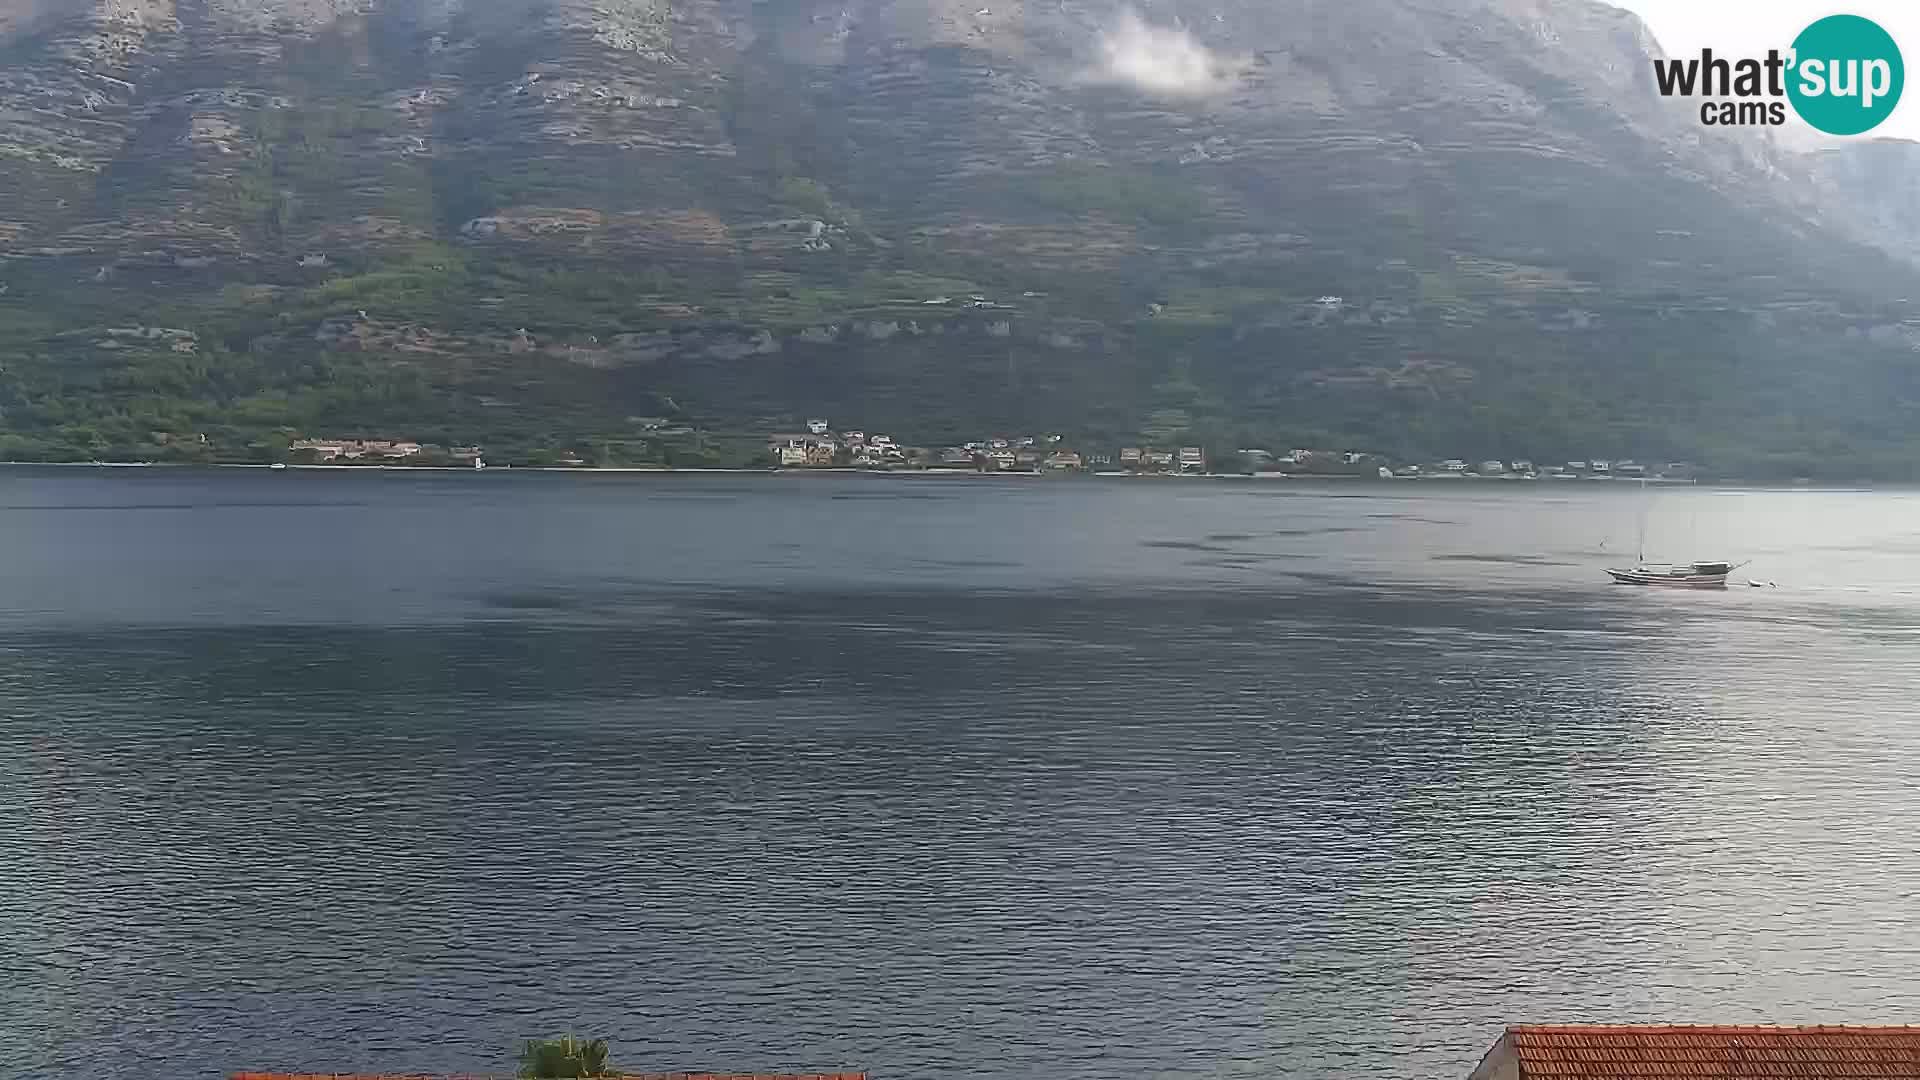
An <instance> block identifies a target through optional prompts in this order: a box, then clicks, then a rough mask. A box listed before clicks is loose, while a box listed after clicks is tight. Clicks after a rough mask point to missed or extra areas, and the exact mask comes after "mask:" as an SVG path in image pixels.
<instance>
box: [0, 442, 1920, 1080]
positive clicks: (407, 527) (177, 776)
mask: <svg viewBox="0 0 1920 1080" xmlns="http://www.w3.org/2000/svg"><path fill="white" fill-rule="evenodd" d="M1641 504H1642V497H1641V495H1640V493H1639V492H1638V491H1636V490H1635V489H1634V488H1632V487H1629V486H1626V485H1603V484H1593V483H1566V484H1544V483H1540V484H1528V485H1521V484H1511V485H1502V484H1493V483H1487V484H1479V485H1473V484H1455V485H1442V484H1438V483H1425V484H1400V485H1384V484H1367V485H1353V486H1341V485H1337V484H1320V485H1314V484H1306V483H1300V482H1289V481H1241V482H1230V481H1221V482H1209V481H1170V482H1154V481H1026V482H1023V481H1001V482H993V481H981V480H969V479H945V480H939V479H919V480H912V479H886V478H877V477H874V478H869V477H855V476H839V477H715V476H687V475H680V476H600V475H585V476H559V475H548V476H534V475H512V474H493V473H489V474H482V475H475V476H468V475H459V474H453V475H424V474H405V475H395V474H381V475H372V474H341V473H316V472H297V471H296V472H289V473H267V472H253V471H229V472H214V473H199V472H189V471H165V470H159V469H150V470H143V471H134V470H86V469H60V470H29V469H6V470H0V1048H4V1053H0V1076H4V1077H7V1078H14V1077H26V1076H48V1077H52V1076H86V1077H89V1078H122V1077H124V1078H128V1080H133V1078H139V1080H174V1078H188V1077H214V1076H217V1075H219V1074H221V1073H224V1072H225V1071H228V1070H233V1069H239V1068H244V1067H254V1068H274V1069H285V1070H308V1071H332V1070H341V1071H346V1070H367V1071H374V1070H386V1071H396V1072H397V1071H403V1070H435V1071H453V1070H474V1071H482V1070H490V1071H497V1072H507V1071H510V1070H511V1068H512V1054H513V1048H514V1046H515V1044H516V1041H517V1040H518V1039H520V1038H522V1037H526V1036H531V1035H537V1034H548V1033H555V1032H560V1031H565V1030H574V1031H579V1032H582V1033H588V1034H604V1035H607V1036H609V1037H610V1038H611V1039H612V1040H613V1041H614V1045H615V1050H616V1054H615V1058H616V1061H617V1062H619V1063H620V1064H622V1065H625V1066H628V1067H631V1068H659V1069H699V1068H719V1069H737V1070H754V1069H759V1070H763V1071H766V1070H773V1069H815V1068H842V1067H846V1068H864V1069H867V1070H870V1071H871V1073H872V1074H873V1076H874V1078H875V1080H961V1078H967V1080H979V1078H986V1080H1015V1078H1022V1080H1024V1078H1030V1077H1040V1076H1045V1077H1050V1078H1056V1080H1062V1078H1064V1080H1109V1078H1117V1077H1127V1078H1139V1077H1183V1078H1185V1077H1316V1078H1317V1077H1464V1076H1465V1074H1466V1072H1467V1071H1468V1070H1469V1069H1470V1068H1471V1067H1472V1065H1473V1064H1474V1062H1475V1061H1476V1060H1477V1059H1478V1057H1479V1055H1480V1053H1481V1051H1482V1050H1483V1049H1484V1048H1485V1047H1486V1045H1487V1044H1488V1043H1490V1042H1491V1041H1492V1040H1493V1038H1494V1037H1495V1035H1496V1034H1497V1033H1498V1031H1499V1029H1500V1027H1501V1026H1502V1025H1503V1024H1505V1023H1508V1022H1515V1021H1529V1020H1531V1021H1573V1020H1593V1021H1601V1020H1621V1021H1624V1020H1690V1021H1757V1020H1772V1021H1820V1020H1828V1021H1840V1020H1845V1021H1851V1022H1860V1023H1864V1022H1875V1021H1879V1022H1899V1021H1909V1020H1913V1019H1915V1017H1916V1015H1917V1014H1920V899H1916V898H1920V843H1917V842H1916V840H1915V838H1916V837H1920V496H1916V495H1913V494H1901V493H1886V492H1882V493H1864V492H1863V493H1847V492H1804V491H1803V492H1752V491H1742V492H1733V491H1715V490H1707V489H1663V490H1659V491H1657V492H1656V493H1654V494H1653V495H1652V496H1651V507H1652V508H1651V511H1650V517H1649V521H1650V524H1649V537H1648V546H1649V555H1650V556H1665V557H1670V558H1677V559H1686V558H1692V557H1705V556H1717V555H1721V554H1723V553H1724V554H1725V555H1727V556H1730V557H1732V558H1734V559H1736V560H1738V559H1749V558H1750V559H1752V560H1754V561H1753V564H1752V566H1750V567H1748V568H1747V569H1745V570H1742V571H1739V572H1738V573H1737V574H1736V577H1737V578H1738V579H1740V581H1741V586H1740V587H1738V588H1735V589H1732V590H1729V591H1728V592H1726V593H1724V594H1699V595H1673V594H1664V593H1648V592H1645V591H1639V590H1631V589H1622V588H1619V587H1614V586H1610V585H1608V584H1606V581H1605V578H1604V576H1603V575H1602V574H1601V573H1600V570H1599V568H1600V567H1601V566H1603V565H1605V564H1606V563H1608V562H1609V561H1616V560H1618V559H1620V558H1628V559H1630V558H1632V555H1633V547H1634V544H1635V532H1636V526H1635V521H1636V516H1637V510H1638V508H1639V506H1640V505H1641ZM1748 576H1753V577H1757V578H1761V579H1764V580H1772V581H1775V582H1777V583H1778V587H1777V588H1762V589H1752V588H1747V587H1745V585H1744V580H1745V578H1746V577H1748Z"/></svg>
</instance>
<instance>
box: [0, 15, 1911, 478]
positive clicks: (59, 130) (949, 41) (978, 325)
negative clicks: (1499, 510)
mask: <svg viewBox="0 0 1920 1080" xmlns="http://www.w3.org/2000/svg"><path fill="white" fill-rule="evenodd" d="M1650 48H1652V43H1651V42H1650V40H1649V39H1648V38H1647V36H1646V34H1645V32H1644V30H1643V28H1642V27H1641V26H1640V24H1639V23H1638V22H1637V20H1636V19H1634V18H1633V17H1632V16H1630V15H1628V14H1626V13H1624V12H1621V11H1618V10H1616V9H1613V8H1610V7H1606V6H1604V5H1601V4H1598V3H1593V2H1589V0H1468V2H1464V3H1463V2H1460V0H1337V2H1336V0H1178V2H1176V0H1160V2H1156V3H1151V4H1142V5H1141V6H1139V7H1138V8H1134V9H1129V8H1123V7H1117V6H1114V5H1111V4H1108V3H1105V2H1096V0H248V2H245V3H242V2H239V0H0V288H4V290H5V291H4V293H0V457H4V456H14V457H19V456H32V455H53V456H81V457H85V456H95V455H108V454H112V455H116V456H119V455H126V456H154V457H166V456H175V455H186V456H191V455H194V454H199V453H209V452H211V453H222V454H228V453H232V454H245V453H250V452H257V449H256V450H254V451H250V450H248V449H247V448H248V447H249V446H255V447H256V448H257V447H258V446H266V445H270V444H274V443H276V442H280V441H283V440H284V433H285V432H288V431H299V432H305V433H341V434H354V433H360V434H382V433H387V434H412V435H416V436H420V437H429V438H441V439H445V440H447V441H457V442H462V443H469V442H483V443H486V444H488V445H490V446H495V447H500V448H502V450H503V452H507V453H510V454H513V455H521V454H528V453H533V452H535V451H537V450H540V449H543V448H544V449H549V450H553V449H559V448H564V447H577V446H582V445H588V444H592V445H599V446H602V447H614V448H616V449H614V450H611V451H609V453H610V454H611V455H612V456H614V457H621V456H625V457H628V458H645V457H648V456H658V455H659V454H661V453H664V452H668V451H670V450H672V449H674V448H673V447H667V446H663V445H660V441H659V439H658V438H657V437H655V436H653V435H650V434H648V432H650V431H655V430H657V429H658V426H659V425H657V424H652V423H645V422H642V420H641V419H640V418H646V417H656V418H657V417H662V416H668V417H674V418H677V419H679V420H683V421H685V422H686V423H689V424H693V425H696V426H698V427H700V428H701V429H703V430H706V431H711V432H714V433H716V434H717V435H718V436H720V437H721V442H722V443H723V444H724V441H725V440H724V436H725V435H726V433H728V432H738V433H743V438H744V437H745V434H744V433H750V432H752V431H755V430H759V429H764V428H765V427H766V426H769V425H785V424H788V423H791V422H792V421H793V420H794V419H796V418H798V417H800V416H802V415H805V414H826V415H831V416H833V417H834V418H835V419H836V420H839V421H841V422H842V423H844V424H847V425H861V426H868V427H884V428H888V429H893V430H897V431H899V432H901V433H902V434H903V435H904V436H906V437H909V438H914V439H919V440H927V441H933V440H941V439H948V438H955V437H958V436H960V435H961V434H963V433H969V432H975V431H980V430H991V429H1001V430H1016V429H1026V428H1031V427H1048V428H1053V429H1058V430H1063V431H1067V432H1071V433H1073V434H1074V435H1075V436H1076V437H1078V438H1085V439H1089V440H1107V439H1110V440H1122V439H1124V440H1129V441H1130V440H1133V439H1141V438H1147V439H1175V438H1178V439H1182V440H1195V441H1207V442H1211V443H1216V444H1225V443H1230V442H1239V441H1242V440H1250V439H1257V440H1267V441H1284V442H1296V441H1301V440H1325V441H1337V442H1344V443H1356V444H1360V443H1364V444H1365V445H1368V446H1372V447H1378V448H1381V449H1385V450H1388V451H1391V452H1398V453H1405V454H1415V453H1419V454H1433V453H1441V452H1446V453H1459V454H1498V455H1503V456H1533V457H1538V458H1547V457H1554V456H1559V455H1561V454H1566V455H1568V456H1586V455H1592V454H1615V455H1636V456H1643V457H1653V456H1660V457H1691V458H1703V459H1709V460H1714V461H1720V462H1724V463H1726V465H1727V466H1728V467H1730V468H1732V467H1739V468H1749V469H1758V470H1765V469H1769V468H1771V469H1776V470H1784V471H1788V472H1793V473H1808V472H1819V471H1821V470H1825V469H1833V468H1839V469H1846V470H1853V471H1855V472H1863V471H1864V472H1877V473H1882V474H1888V473H1900V472H1902V471H1904V470H1905V469H1906V468H1908V466H1907V464H1906V463H1907V462H1908V461H1909V460H1910V458H1911V457H1912V455H1910V454H1909V453H1908V448H1909V447H1908V443H1909V440H1910V439H1911V434H1910V433H1911V432H1912V431H1913V427H1912V424H1911V423H1910V419H1911V416H1910V414H1911V413H1912V410H1913V405H1914V403H1915V402H1916V401H1920V387H1917V386H1916V384H1915V379H1914V366H1915V364H1916V362H1920V316H1917V315H1916V313H1915V312H1912V311H1910V310H1908V309H1909V307H1910V304H1909V299H1910V298H1912V297H1920V277H1917V276H1916V272H1915V271H1914V269H1913V268H1912V266H1911V264H1909V263H1908V262H1906V261H1905V260H1904V258H1903V256H1904V255H1906V254H1907V253H1909V252H1910V251H1913V250H1920V248H1916V247H1913V246H1911V245H1908V244H1907V242H1906V241H1905V240H1904V239H1902V237H1904V236H1909V235H1916V233H1915V231H1914V221H1915V214H1914V210H1913V207H1912V205H1911V203H1910V201H1909V202H1907V203H1904V204H1903V203H1902V202H1901V197H1900V196H1898V195H1893V196H1889V197H1887V198H1885V199H1880V200H1876V201H1875V202H1874V203H1873V205H1872V207H1871V208H1867V209H1863V208H1862V204H1860V203H1859V202H1858V201H1857V200H1856V201H1854V202H1850V203H1848V204H1847V205H1846V207H1845V208H1841V209H1836V207H1835V201H1834V200H1833V199H1832V198H1831V197H1830V196H1831V195H1832V194H1833V193H1835V192H1837V191H1845V190H1856V191H1857V190H1860V189H1861V188H1863V187H1865V188H1869V189H1877V188H1879V187H1880V186H1881V185H1882V184H1883V183H1884V184H1885V185H1889V186H1890V189H1891V190H1896V191H1897V190H1902V188H1901V185H1899V184H1898V182H1897V181H1898V175H1897V174H1898V172H1899V167H1898V164H1897V162H1895V163H1882V162H1880V161H1878V160H1876V159H1874V158H1873V157H1872V156H1871V155H1870V154H1866V153H1861V152H1859V150H1860V148H1857V147H1848V148H1846V151H1845V152H1844V153H1836V154H1829V155H1826V156H1823V157H1818V158H1812V159H1809V158H1806V157H1803V156H1800V155H1794V154H1789V153H1787V152H1785V151H1783V150H1780V149H1778V148H1777V147H1775V146H1773V145H1772V144H1771V143H1770V142H1768V141H1766V140H1765V139H1763V138H1755V137H1750V136H1741V137H1737V138H1735V137H1725V133H1723V132H1716V131H1714V130H1713V129H1708V128H1702V127H1700V126H1699V125H1698V124H1697V123H1695V122H1694V121H1693V119H1692V117H1691V115H1690V114H1689V113H1687V112H1685V111H1680V112H1677V113H1676V111H1675V110H1673V109H1672V108H1670V107H1668V103H1665V102H1663V101H1662V100H1661V99H1659V98H1657V97H1656V96H1655V95H1654V94H1653V92H1652V89H1651V86H1650V82H1651V80H1650V77H1649V68H1648V64H1647V51H1648V50H1649V49H1650ZM1900 145H1903V144H1895V151H1894V153H1895V154H1897V153H1899V152H1900V151H1899V146H1900ZM1876 245H1877V246H1876ZM1332 297H1337V298H1338V301H1337V302H1335V301H1332V300H1329V299H1326V298H1332ZM975 298H981V299H975ZM202 434H206V435H209V440H208V443H207V444H206V445H207V446H210V447H213V448H214V449H213V450H202V449H199V447H200V446H201V444H200V442H199V439H198V436H199V435H202ZM679 449H680V452H681V453H682V454H683V455H684V454H686V453H690V452H691V451H689V450H687V448H685V447H681V448H679ZM1849 475H1851V473H1849Z"/></svg>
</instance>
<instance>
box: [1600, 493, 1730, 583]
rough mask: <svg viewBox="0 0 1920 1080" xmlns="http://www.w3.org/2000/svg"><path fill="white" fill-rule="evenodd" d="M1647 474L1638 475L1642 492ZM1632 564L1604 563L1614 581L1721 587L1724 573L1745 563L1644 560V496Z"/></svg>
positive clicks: (1645, 540) (1645, 529)
mask: <svg viewBox="0 0 1920 1080" xmlns="http://www.w3.org/2000/svg"><path fill="white" fill-rule="evenodd" d="M1646 487H1647V480H1646V477H1644V476H1643V477H1641V478H1640V489H1641V492H1642V494H1643V495H1644V494H1645V491H1646ZM1635 558H1636V560H1637V561H1636V562H1635V563H1634V565H1633V566H1631V567H1617V566H1609V567H1607V575H1608V576H1609V577H1611V578H1613V582H1614V584H1616V585H1651V586H1655V587H1660V588H1668V589H1724V588H1726V587H1727V575H1728V574H1731V573H1733V572H1734V571H1735V570H1738V569H1739V568H1740V567H1742V566H1745V565H1747V564H1746V563H1744V562H1743V563H1739V564H1735V563H1729V562H1719V561H1701V562H1690V563H1650V562H1648V561H1647V507H1646V504H1645V502H1644V500H1643V502H1642V504H1641V507H1640V550H1639V553H1638V554H1637V555H1636V556H1635Z"/></svg>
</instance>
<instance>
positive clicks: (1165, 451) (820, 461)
mask: <svg viewBox="0 0 1920 1080" xmlns="http://www.w3.org/2000/svg"><path fill="white" fill-rule="evenodd" d="M767 456H768V458H769V459H770V460H771V462H772V463H773V464H774V465H775V466H776V467H778V468H782V469H928V470H933V469H942V470H952V471H970V472H1001V473H1073V472H1087V473H1094V474H1097V475H1109V476H1111V475H1133V474H1164V475H1211V476H1219V475H1249V474H1251V475H1255V476H1259V475H1267V476H1329V477H1331V476H1356V477H1371V478H1378V479H1401V480H1413V479H1435V480H1467V479H1488V478H1493V479H1503V480H1540V479H1592V480H1611V479H1615V478H1621V479H1630V480H1641V479H1645V480H1665V481H1690V480H1693V479H1694V478H1695V476H1696V473H1697V471H1698V470H1697V469H1696V468H1695V467H1694V466H1692V465H1690V464H1687V463H1685V462H1666V463H1662V464H1651V465H1650V464H1644V463H1641V462H1637V461H1631V460H1626V461H1614V460H1609V459H1606V458H1588V459H1580V460H1571V461H1566V462H1563V463H1558V464H1549V463H1538V464H1536V463H1535V462H1533V461H1530V460H1528V459H1525V458H1516V459H1512V460H1495V459H1489V460H1482V461H1471V460H1468V459H1466V458H1446V459H1443V460H1440V461H1435V462H1429V463H1420V464H1415V463H1409V462H1395V461H1393V460H1392V459H1390V458H1389V457H1387V456H1386V455H1384V454H1377V453H1372V452H1368V451H1364V450H1351V449H1343V450H1329V449H1311V448H1306V447H1295V448H1292V449H1289V450H1286V451H1273V450H1268V449H1262V448H1241V449H1237V450H1235V451H1233V452H1232V453H1230V454H1224V455H1216V456H1209V455H1208V453H1207V452H1206V450H1205V448H1203V447H1199V446H1164V447H1160V446H1121V447H1115V448H1111V449H1099V450H1088V449H1083V448H1078V447H1074V446H1071V445H1068V444H1067V441H1066V438H1065V437H1064V436H1061V435H1057V434H1049V435H1013V436H990V437H984V438H979V439H974V440H971V441H968V442H963V443H960V444H958V445H954V446H944V447H923V446H908V445H904V444H902V443H900V442H898V441H897V440H895V439H894V438H893V436H891V435H886V434H881V433H877V432H875V433H869V432H866V431H861V430H848V431H835V430H834V429H833V426H832V424H831V423H829V422H828V421H826V420H821V419H815V420H810V421H808V422H807V430H805V431H803V432H790V433H777V434H774V435H772V436H770V437H769V438H768V441H767Z"/></svg>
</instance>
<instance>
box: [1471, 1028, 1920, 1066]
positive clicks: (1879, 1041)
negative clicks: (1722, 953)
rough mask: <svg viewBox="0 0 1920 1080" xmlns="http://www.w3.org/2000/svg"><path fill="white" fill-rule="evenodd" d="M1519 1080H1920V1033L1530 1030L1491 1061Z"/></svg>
mask: <svg viewBox="0 0 1920 1080" xmlns="http://www.w3.org/2000/svg"><path fill="white" fill-rule="evenodd" d="M1496 1055H1510V1056H1511V1058H1512V1059H1513V1060H1515V1061H1516V1062H1517V1064H1518V1066H1519V1076H1520V1078H1521V1080H1527V1078H1529V1077H1538V1078H1542V1080H1546V1078H1552V1080H1576V1078H1577V1080H1642V1078H1648V1080H1651V1078H1675V1080H1677V1078H1685V1077H1714V1078H1717V1080H1730V1078H1738V1080H1814V1078H1818V1080H1852V1078H1863V1080H1864V1078H1886V1080H1920V1027H1910V1026H1901V1027H1859V1026H1853V1025H1835V1024H1820V1025H1805V1026H1799V1027H1774V1026H1766V1025H1757V1024H1743V1025H1700V1026H1692V1025H1666V1024H1529V1025H1518V1026H1515V1027H1510V1028H1508V1029H1507V1033H1506V1035H1505V1036H1503V1037H1502V1038H1501V1040H1500V1042H1499V1043H1497V1044H1495V1046H1494V1049H1493V1050H1492V1051H1491V1052H1490V1053H1489V1054H1488V1059H1489V1060H1490V1061H1491V1060H1492V1059H1493V1058H1494V1057H1495V1056H1496Z"/></svg>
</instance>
